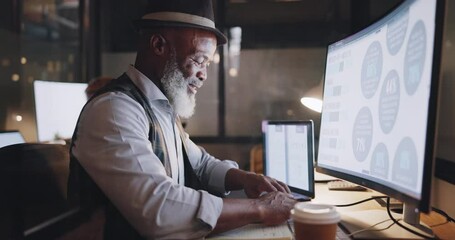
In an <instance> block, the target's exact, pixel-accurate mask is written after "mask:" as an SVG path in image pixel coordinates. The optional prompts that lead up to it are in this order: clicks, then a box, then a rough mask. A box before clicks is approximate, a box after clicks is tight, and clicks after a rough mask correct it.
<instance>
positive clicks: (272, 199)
mask: <svg viewBox="0 0 455 240" xmlns="http://www.w3.org/2000/svg"><path fill="white" fill-rule="evenodd" d="M296 203H297V201H296V200H294V199H293V198H291V195H289V194H287V193H282V192H277V191H275V192H270V193H267V194H264V195H262V196H260V197H259V198H257V199H234V198H223V210H222V211H221V215H220V217H219V218H218V222H217V223H216V226H215V229H214V230H213V231H212V234H216V233H219V232H224V231H227V230H230V229H234V228H238V227H240V226H244V225H246V224H250V223H262V224H265V225H268V226H271V225H277V224H280V223H283V222H284V221H286V220H288V219H289V217H290V215H291V209H292V208H293V207H294V204H296Z"/></svg>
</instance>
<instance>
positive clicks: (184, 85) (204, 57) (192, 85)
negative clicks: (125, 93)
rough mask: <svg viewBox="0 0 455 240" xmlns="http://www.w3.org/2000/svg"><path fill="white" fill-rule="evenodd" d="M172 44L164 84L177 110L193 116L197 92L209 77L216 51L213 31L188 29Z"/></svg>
mask: <svg viewBox="0 0 455 240" xmlns="http://www.w3.org/2000/svg"><path fill="white" fill-rule="evenodd" d="M180 36H181V37H179V38H178V39H177V40H176V42H177V43H178V44H175V46H176V47H174V46H171V51H170V55H169V59H168V61H167V62H166V65H165V68H164V72H163V77H162V78H161V83H162V84H163V90H164V94H165V95H166V96H167V97H168V99H169V101H170V103H171V104H172V106H173V108H174V110H175V111H176V113H177V114H178V115H179V116H180V117H182V118H189V117H191V116H192V115H193V113H194V108H195V106H196V96H195V95H196V93H197V90H198V89H199V88H200V87H202V85H203V81H204V80H205V79H207V67H208V65H209V62H210V60H211V59H212V57H213V54H214V53H215V50H216V38H215V37H214V35H213V34H211V33H207V32H204V31H199V30H187V31H184V34H181V35H180Z"/></svg>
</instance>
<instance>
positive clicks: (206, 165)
mask: <svg viewBox="0 0 455 240" xmlns="http://www.w3.org/2000/svg"><path fill="white" fill-rule="evenodd" d="M184 141H186V144H187V146H188V149H187V150H188V158H189V160H190V162H191V165H192V167H193V169H194V171H195V173H196V175H197V176H198V177H199V179H201V181H202V182H205V183H207V186H208V188H209V190H210V191H214V192H216V193H220V194H224V193H226V188H225V178H226V173H227V171H229V169H231V168H238V167H239V165H238V164H237V163H236V162H235V161H232V160H219V159H216V158H215V157H213V156H212V155H210V154H209V153H207V151H205V149H204V148H202V147H200V146H197V145H196V144H195V143H194V142H193V141H191V140H190V139H189V136H188V134H186V133H185V139H184Z"/></svg>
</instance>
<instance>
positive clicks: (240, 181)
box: [225, 168, 291, 198]
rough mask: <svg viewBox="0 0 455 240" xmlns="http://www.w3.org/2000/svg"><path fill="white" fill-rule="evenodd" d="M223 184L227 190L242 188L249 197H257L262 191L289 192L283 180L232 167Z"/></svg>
mask: <svg viewBox="0 0 455 240" xmlns="http://www.w3.org/2000/svg"><path fill="white" fill-rule="evenodd" d="M225 185H226V189H227V190H239V189H243V190H244V191H245V193H246V195H247V196H248V197H249V198H258V197H259V196H260V195H261V194H262V193H264V192H266V193H267V192H275V191H278V192H282V193H290V192H291V191H290V190H289V188H288V186H287V185H286V184H284V183H283V182H280V181H277V180H275V179H273V178H271V177H266V176H264V175H261V174H255V173H251V172H246V171H242V170H239V169H234V168H233V169H230V170H229V171H228V172H227V174H226V183H225Z"/></svg>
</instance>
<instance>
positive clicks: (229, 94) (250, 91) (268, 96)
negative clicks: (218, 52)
mask: <svg viewBox="0 0 455 240" xmlns="http://www.w3.org/2000/svg"><path fill="white" fill-rule="evenodd" d="M324 53H325V49H323V48H287V49H246V50H241V52H240V55H239V56H238V59H237V61H239V62H240V63H239V64H238V69H237V70H236V71H234V72H237V73H236V74H232V73H234V72H233V71H231V70H232V69H231V70H229V71H227V74H226V75H227V77H226V83H225V85H226V88H225V94H226V135H227V136H260V134H261V129H260V127H261V125H260V124H261V120H263V119H273V120H303V119H313V120H315V122H318V121H319V119H318V118H319V114H317V113H316V112H313V111H312V110H309V109H308V108H306V107H304V106H303V105H302V104H301V103H300V98H302V97H303V96H304V94H305V93H306V92H307V91H308V90H309V89H310V88H312V87H314V86H316V85H318V84H319V82H320V81H321V79H322V70H323V67H324Z"/></svg>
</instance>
